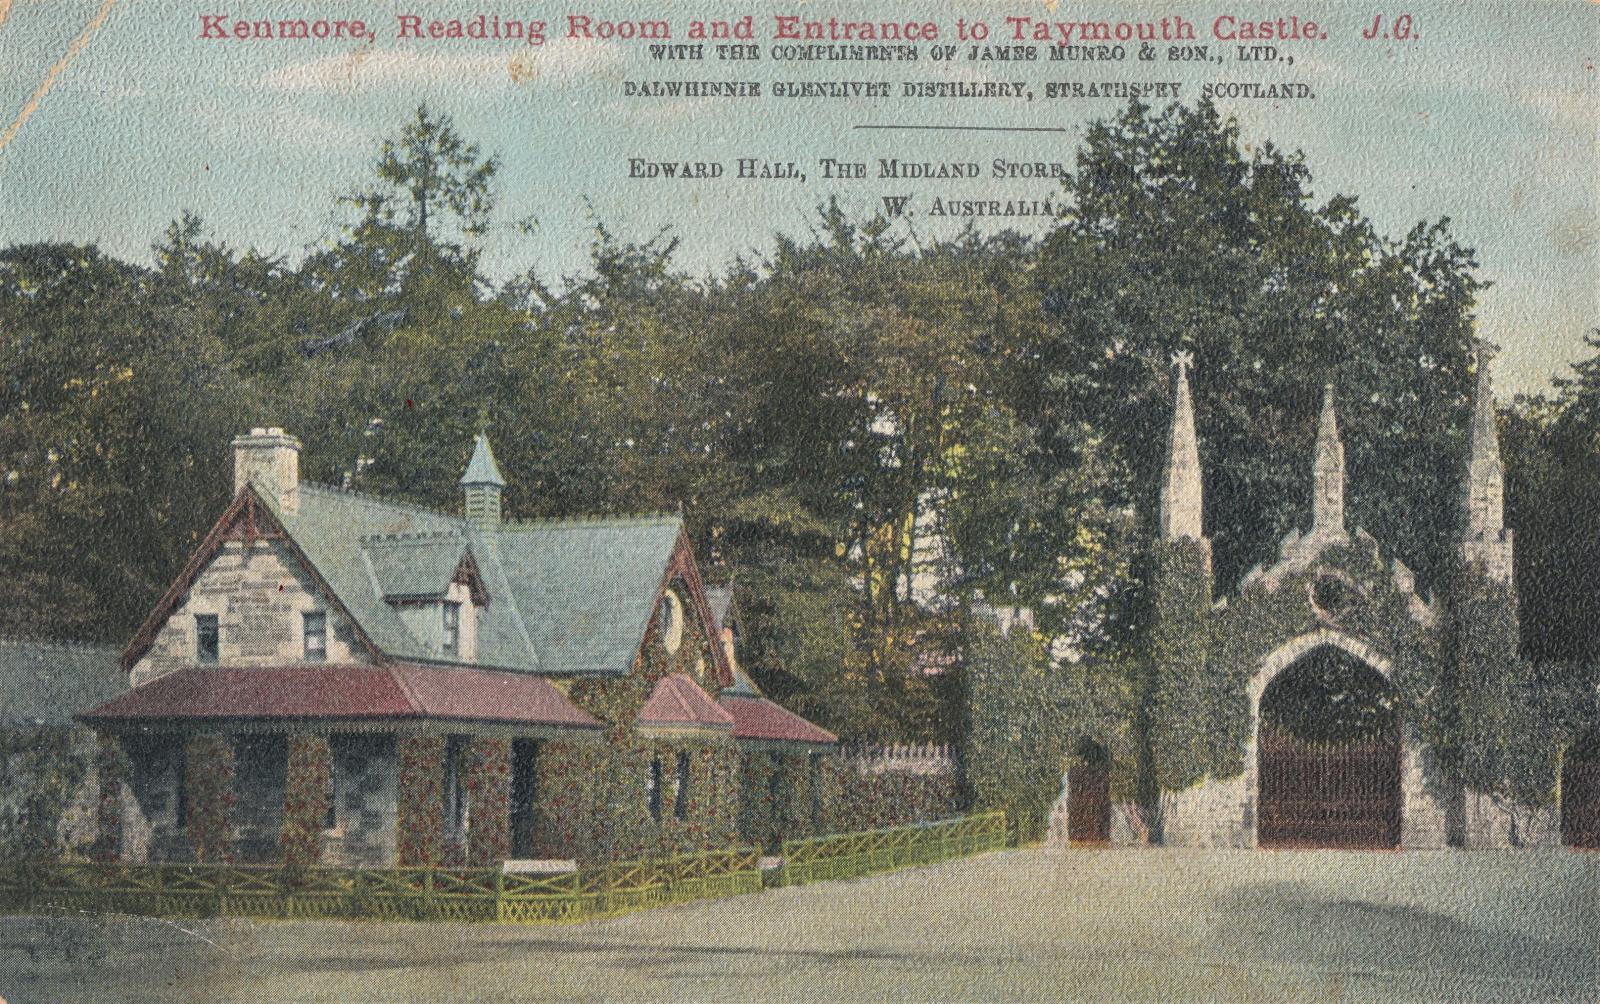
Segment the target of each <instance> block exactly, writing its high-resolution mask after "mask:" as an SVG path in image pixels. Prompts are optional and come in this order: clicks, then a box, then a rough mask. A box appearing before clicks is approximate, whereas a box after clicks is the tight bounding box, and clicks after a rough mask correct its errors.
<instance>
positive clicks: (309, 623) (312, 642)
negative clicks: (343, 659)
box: [303, 610, 328, 662]
mask: <svg viewBox="0 0 1600 1004" xmlns="http://www.w3.org/2000/svg"><path fill="white" fill-rule="evenodd" d="M303 620H304V624H305V638H306V647H305V652H306V662H324V661H326V660H327V658H328V615H327V614H325V613H323V612H322V611H321V610H316V611H313V612H311V613H308V614H304V615H303Z"/></svg>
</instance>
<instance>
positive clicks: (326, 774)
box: [278, 733, 333, 867]
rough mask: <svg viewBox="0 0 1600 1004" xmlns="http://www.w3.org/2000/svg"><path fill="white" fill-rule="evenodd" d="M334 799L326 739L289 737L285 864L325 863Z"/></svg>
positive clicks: (283, 838)
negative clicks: (325, 840) (324, 848)
mask: <svg viewBox="0 0 1600 1004" xmlns="http://www.w3.org/2000/svg"><path fill="white" fill-rule="evenodd" d="M332 796H333V751H332V749H331V748H330V747H329V745H328V738H327V736H321V735H315V734H310V733H297V734H295V735H291V736H290V737H289V768H288V779H287V781H286V782H285V784H284V786H283V831H282V833H281V834H280V836H279V837H278V845H279V846H280V847H281V848H282V849H283V863H284V864H286V865H289V866H291V867H304V866H307V865H314V864H317V863H318V862H320V861H321V860H322V831H323V829H324V826H325V824H326V823H327V819H328V808H329V805H330V804H331V802H332Z"/></svg>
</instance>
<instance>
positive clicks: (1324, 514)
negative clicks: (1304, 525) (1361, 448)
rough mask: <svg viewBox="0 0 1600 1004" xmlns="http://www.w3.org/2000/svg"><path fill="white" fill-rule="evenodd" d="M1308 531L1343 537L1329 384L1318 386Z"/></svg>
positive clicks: (1340, 472) (1340, 471)
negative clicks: (1319, 406) (1319, 402)
mask: <svg viewBox="0 0 1600 1004" xmlns="http://www.w3.org/2000/svg"><path fill="white" fill-rule="evenodd" d="M1311 530H1312V532H1313V533H1315V532H1317V531H1321V532H1323V533H1326V534H1329V535H1332V536H1343V535H1344V532H1345V526H1344V443H1343V442H1342V441H1341V440H1340V439H1339V419H1338V417H1337V416H1336V415H1335V414H1334V410H1333V384H1331V383H1329V384H1323V385H1322V417H1321V418H1320V419H1319V420H1318V422H1317V447H1316V459H1315V461H1314V462H1313V464H1312V496H1311Z"/></svg>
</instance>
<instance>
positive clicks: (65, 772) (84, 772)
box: [0, 726, 96, 859]
mask: <svg viewBox="0 0 1600 1004" xmlns="http://www.w3.org/2000/svg"><path fill="white" fill-rule="evenodd" d="M95 759H96V748H95V747H94V746H93V745H92V744H89V743H87V742H85V741H84V740H83V738H82V737H81V736H80V735H78V734H76V733H75V732H74V731H73V730H71V729H64V728H60V727H56V726H44V727H38V728H16V729H7V730H5V731H4V732H0V856H3V857H6V858H45V859H48V858H60V857H64V856H68V855H71V854H73V853H77V852H79V850H80V849H79V848H75V847H73V846H72V844H73V836H72V834H71V833H69V832H67V831H69V830H70V829H73V827H70V826H68V825H66V824H67V822H68V816H69V815H71V814H72V811H73V806H74V803H75V802H76V801H77V800H78V797H79V793H80V790H81V789H82V787H83V785H84V782H85V780H86V779H87V778H88V776H89V773H90V770H91V767H92V766H93V764H94V762H95Z"/></svg>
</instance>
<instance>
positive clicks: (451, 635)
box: [443, 603, 461, 655]
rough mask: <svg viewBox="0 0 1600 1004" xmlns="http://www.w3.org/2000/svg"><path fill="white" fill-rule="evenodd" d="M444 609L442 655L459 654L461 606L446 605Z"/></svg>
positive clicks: (455, 604)
mask: <svg viewBox="0 0 1600 1004" xmlns="http://www.w3.org/2000/svg"><path fill="white" fill-rule="evenodd" d="M443 609H444V654H445V655H457V654H459V653H460V652H461V604H459V603H446V604H444V606H443Z"/></svg>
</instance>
